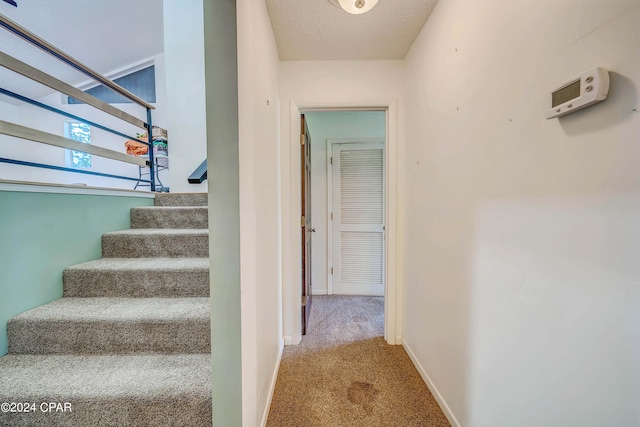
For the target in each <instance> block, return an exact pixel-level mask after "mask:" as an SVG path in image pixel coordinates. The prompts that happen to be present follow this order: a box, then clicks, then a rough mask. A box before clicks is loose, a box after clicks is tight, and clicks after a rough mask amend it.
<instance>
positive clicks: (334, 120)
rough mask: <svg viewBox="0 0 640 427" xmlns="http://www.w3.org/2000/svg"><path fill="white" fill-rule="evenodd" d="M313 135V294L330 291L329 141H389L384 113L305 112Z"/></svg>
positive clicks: (323, 293)
mask: <svg viewBox="0 0 640 427" xmlns="http://www.w3.org/2000/svg"><path fill="white" fill-rule="evenodd" d="M305 118H306V119H307V125H308V126H309V132H310V135H311V141H312V144H311V165H312V167H311V175H312V176H311V221H312V227H313V228H315V230H316V232H315V233H314V234H313V237H312V239H311V258H312V259H311V265H312V269H311V274H312V277H311V285H312V292H313V294H319V295H326V294H327V292H328V289H327V284H328V274H329V267H328V266H329V265H330V263H327V261H328V253H329V252H328V248H327V244H328V243H327V242H328V236H329V228H328V223H329V221H328V218H327V208H328V202H327V197H328V188H327V140H329V139H348V138H354V140H357V139H361V138H378V139H379V140H380V141H384V138H385V134H386V132H385V124H386V119H385V113H384V111H341V112H338V111H331V112H330V111H325V112H308V113H305Z"/></svg>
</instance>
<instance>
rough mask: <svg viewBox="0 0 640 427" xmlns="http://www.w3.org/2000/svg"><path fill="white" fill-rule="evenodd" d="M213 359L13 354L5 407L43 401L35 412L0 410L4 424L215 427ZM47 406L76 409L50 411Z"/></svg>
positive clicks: (0, 363) (0, 392)
mask: <svg viewBox="0 0 640 427" xmlns="http://www.w3.org/2000/svg"><path fill="white" fill-rule="evenodd" d="M210 359H211V357H210V355H209V354H181V355H108V356H103V355H99V356H84V355H65V356H59V355H7V356H5V357H2V358H0V372H2V375H0V402H12V401H21V402H37V403H38V410H37V411H36V412H34V413H22V414H10V413H0V425H2V426H5V425H6V426H36V425H37V426H50V425H56V426H60V425H65V426H71V425H72V426H81V425H82V426H89V425H91V426H96V427H100V426H115V425H118V426H133V425H135V426H159V425H163V426H169V425H181V426H187V425H188V426H200V425H201V426H206V425H211V386H210V378H211V368H210V366H211V361H210ZM41 402H60V403H64V402H68V403H70V404H71V411H70V412H65V413H53V414H52V413H43V412H41V411H40V410H39V405H40V403H41Z"/></svg>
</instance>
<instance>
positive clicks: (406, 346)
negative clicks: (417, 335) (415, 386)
mask: <svg viewBox="0 0 640 427" xmlns="http://www.w3.org/2000/svg"><path fill="white" fill-rule="evenodd" d="M402 347H404V349H405V351H406V352H407V354H408V355H409V358H410V359H411V361H412V362H413V364H414V365H415V367H416V369H417V370H418V372H419V373H420V376H421V377H422V379H423V380H424V382H425V383H426V384H427V387H429V390H430V391H431V394H432V395H433V397H435V399H436V401H437V402H438V405H440V409H442V412H444V415H445V416H446V417H447V420H449V423H451V425H452V426H453V427H460V423H459V422H458V420H456V417H455V415H453V412H451V409H450V408H449V405H447V402H445V401H444V398H443V397H442V395H441V394H440V392H439V391H438V389H437V388H436V386H435V385H434V384H433V381H431V378H429V375H427V372H426V371H425V370H424V368H423V367H422V365H421V364H420V362H418V359H417V358H416V355H415V354H414V353H413V351H412V350H411V347H409V344H407V342H406V341H405V340H402Z"/></svg>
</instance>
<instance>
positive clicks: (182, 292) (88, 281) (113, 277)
mask: <svg viewBox="0 0 640 427" xmlns="http://www.w3.org/2000/svg"><path fill="white" fill-rule="evenodd" d="M62 278H63V282H64V294H63V296H64V297H67V298H69V297H83V298H88V297H122V298H154V297H159V298H169V297H174V298H183V297H208V296H209V271H208V270H197V271H171V272H167V271H160V272H159V271H77V270H65V271H64V273H63V275H62Z"/></svg>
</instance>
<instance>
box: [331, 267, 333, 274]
mask: <svg viewBox="0 0 640 427" xmlns="http://www.w3.org/2000/svg"><path fill="white" fill-rule="evenodd" d="M331 275H332V276H333V267H331Z"/></svg>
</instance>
